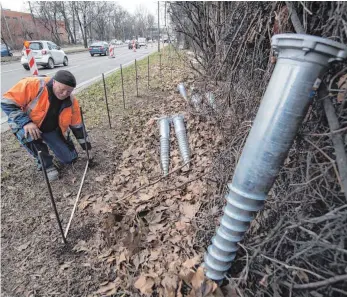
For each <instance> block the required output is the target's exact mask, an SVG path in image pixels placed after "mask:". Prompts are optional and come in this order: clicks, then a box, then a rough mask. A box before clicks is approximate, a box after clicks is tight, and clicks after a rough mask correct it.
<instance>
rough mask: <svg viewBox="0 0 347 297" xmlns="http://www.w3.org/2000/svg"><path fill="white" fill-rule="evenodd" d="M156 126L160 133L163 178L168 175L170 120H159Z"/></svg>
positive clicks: (166, 118) (165, 118)
mask: <svg viewBox="0 0 347 297" xmlns="http://www.w3.org/2000/svg"><path fill="white" fill-rule="evenodd" d="M158 125H159V132H160V164H161V168H162V170H163V173H164V176H165V175H167V174H168V173H169V164H170V118H168V117H162V118H160V119H159V120H158Z"/></svg>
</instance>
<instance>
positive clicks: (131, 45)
mask: <svg viewBox="0 0 347 297" xmlns="http://www.w3.org/2000/svg"><path fill="white" fill-rule="evenodd" d="M135 47H136V48H137V49H138V48H139V47H140V46H139V43H138V41H137V40H135ZM128 48H129V49H133V41H132V40H130V42H129V43H128Z"/></svg>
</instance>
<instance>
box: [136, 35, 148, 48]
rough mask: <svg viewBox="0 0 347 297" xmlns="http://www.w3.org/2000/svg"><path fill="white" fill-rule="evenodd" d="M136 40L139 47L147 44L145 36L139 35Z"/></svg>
mask: <svg viewBox="0 0 347 297" xmlns="http://www.w3.org/2000/svg"><path fill="white" fill-rule="evenodd" d="M137 41H138V43H139V46H140V47H141V46H146V45H147V41H146V38H144V37H139V38H138V39H137Z"/></svg>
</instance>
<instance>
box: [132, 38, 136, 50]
mask: <svg viewBox="0 0 347 297" xmlns="http://www.w3.org/2000/svg"><path fill="white" fill-rule="evenodd" d="M133 51H134V52H136V41H135V39H133Z"/></svg>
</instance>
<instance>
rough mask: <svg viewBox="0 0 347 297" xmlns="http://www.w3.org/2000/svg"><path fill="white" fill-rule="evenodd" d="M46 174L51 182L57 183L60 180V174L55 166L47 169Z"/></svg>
mask: <svg viewBox="0 0 347 297" xmlns="http://www.w3.org/2000/svg"><path fill="white" fill-rule="evenodd" d="M46 172H47V177H48V180H49V181H55V180H57V179H59V172H58V170H57V169H56V168H55V167H54V166H51V167H49V168H47V169H46Z"/></svg>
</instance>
